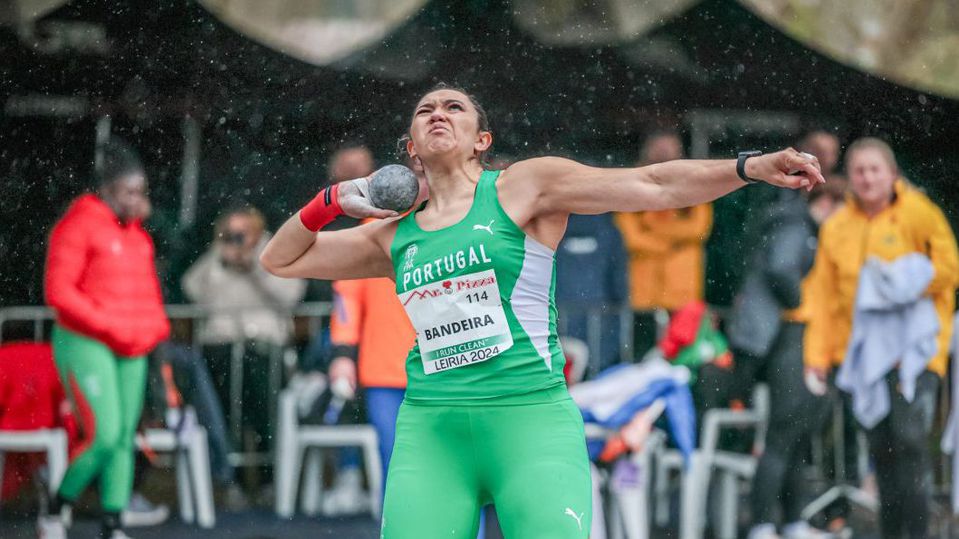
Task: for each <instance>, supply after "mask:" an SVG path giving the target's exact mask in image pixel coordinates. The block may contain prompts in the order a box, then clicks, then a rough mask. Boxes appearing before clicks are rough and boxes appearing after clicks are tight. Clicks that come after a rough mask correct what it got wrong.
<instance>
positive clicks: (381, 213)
mask: <svg viewBox="0 0 959 539" xmlns="http://www.w3.org/2000/svg"><path fill="white" fill-rule="evenodd" d="M371 176H372V175H370V176H367V177H365V178H357V179H355V180H349V181H345V182H343V183H341V184H340V186H339V188H338V191H337V201H338V202H339V203H340V209H342V210H343V213H345V214H346V215H349V216H350V217H354V218H357V219H365V218H367V217H375V218H377V219H386V218H387V217H396V216H398V215H399V214H398V213H396V212H395V211H393V210H384V209H382V208H377V207H376V206H374V205H373V201H371V200H370V177H371Z"/></svg>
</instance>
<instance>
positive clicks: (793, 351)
mask: <svg viewBox="0 0 959 539" xmlns="http://www.w3.org/2000/svg"><path fill="white" fill-rule="evenodd" d="M803 328H804V326H803V325H802V324H796V323H791V322H784V323H783V326H782V329H781V330H780V332H779V335H778V337H777V339H776V342H775V344H773V348H772V350H771V351H770V353H769V354H768V356H767V357H766V358H764V359H763V360H759V362H758V363H759V364H758V365H757V368H756V369H755V370H756V378H758V379H761V380H765V381H766V383H767V384H768V385H769V393H770V410H769V431H768V432H767V434H766V449H765V451H764V452H763V455H762V457H761V458H760V459H759V464H758V465H757V468H756V475H755V477H754V478H753V488H752V490H751V495H750V505H751V508H752V515H753V521H754V522H756V523H773V522H776V514H777V509H781V510H782V520H783V522H784V523H791V522H796V521H798V520H799V519H800V513H801V512H802V508H803V504H804V503H805V502H806V500H805V498H804V495H805V493H804V484H805V480H804V478H803V476H802V470H803V465H804V461H805V459H806V456H807V454H808V451H809V441H810V438H811V436H812V434H813V433H814V432H816V431H817V430H819V429H821V428H822V426H823V425H824V423H825V421H826V419H827V417H828V415H829V410H830V408H829V399H828V398H827V397H819V396H816V395H813V394H812V393H810V392H809V390H808V389H806V384H805V382H804V381H803V349H802V336H803ZM740 361H756V360H755V359H754V358H741V359H740Z"/></svg>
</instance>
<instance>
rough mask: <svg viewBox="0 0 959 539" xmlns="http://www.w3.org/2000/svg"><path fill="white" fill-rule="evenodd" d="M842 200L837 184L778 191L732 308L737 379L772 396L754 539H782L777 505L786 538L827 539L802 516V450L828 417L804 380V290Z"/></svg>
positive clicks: (756, 487)
mask: <svg viewBox="0 0 959 539" xmlns="http://www.w3.org/2000/svg"><path fill="white" fill-rule="evenodd" d="M842 197H843V187H842V183H841V182H840V181H834V182H831V183H828V184H824V185H821V186H817V188H816V189H814V190H813V191H812V192H810V193H808V195H806V196H804V194H801V193H798V192H792V191H781V192H780V193H779V198H778V200H777V201H776V202H775V203H774V204H773V205H771V206H770V207H769V208H768V210H767V212H766V213H765V214H764V215H763V216H762V217H761V218H760V221H759V227H758V230H760V231H761V232H760V237H759V238H758V241H757V250H756V252H755V254H754V256H753V258H752V262H751V265H750V269H749V271H748V272H747V274H746V279H745V281H744V282H743V285H742V287H741V288H740V290H739V293H738V294H737V296H736V299H735V301H734V304H733V311H732V315H731V318H730V323H729V325H728V327H727V334H728V337H729V341H730V345H731V346H732V348H733V350H734V355H735V357H736V362H737V371H739V372H740V375H739V376H737V378H739V379H741V380H748V381H749V382H751V381H753V380H755V379H756V378H760V379H764V380H765V381H766V383H768V384H769V390H770V396H771V409H770V418H769V431H768V433H767V435H766V449H765V452H764V453H763V456H762V458H761V459H760V461H759V465H758V468H757V470H756V475H755V477H754V480H753V488H752V493H751V505H752V512H753V519H754V522H755V524H754V526H753V528H752V530H751V531H750V533H749V539H774V538H777V537H779V535H778V534H777V531H776V524H775V521H774V518H775V513H776V506H777V505H781V508H782V516H783V522H784V523H785V525H784V526H783V527H782V532H783V534H782V536H783V537H785V538H789V539H815V538H824V537H828V534H827V533H826V532H823V531H820V530H817V529H815V528H812V527H811V526H809V524H807V523H806V522H805V521H803V520H802V519H801V517H800V513H801V511H802V502H803V500H802V496H801V487H802V484H803V478H802V466H801V464H802V459H803V456H804V453H803V450H804V448H805V447H807V446H808V440H809V437H810V435H811V433H812V432H813V431H814V430H815V429H816V428H818V427H820V426H821V425H822V424H823V422H824V421H825V419H826V415H827V413H828V410H829V407H828V403H827V401H826V399H825V398H823V396H822V395H820V394H814V393H812V392H811V391H810V388H808V387H807V386H806V384H805V383H804V380H803V353H802V341H803V330H804V325H805V324H804V322H805V320H806V316H807V313H806V309H805V308H804V307H803V305H802V297H803V294H802V290H803V286H804V279H805V276H806V274H807V273H808V272H809V270H810V269H811V268H812V265H813V260H814V259H815V254H816V235H817V233H818V228H819V224H820V223H822V222H823V221H824V220H825V219H826V217H828V216H829V215H830V214H831V213H832V211H834V210H835V209H837V208H838V207H839V205H840V204H842V200H843V198H842ZM814 389H815V388H814ZM822 389H823V390H824V389H825V388H824V387H823V388H822ZM817 393H818V391H817Z"/></svg>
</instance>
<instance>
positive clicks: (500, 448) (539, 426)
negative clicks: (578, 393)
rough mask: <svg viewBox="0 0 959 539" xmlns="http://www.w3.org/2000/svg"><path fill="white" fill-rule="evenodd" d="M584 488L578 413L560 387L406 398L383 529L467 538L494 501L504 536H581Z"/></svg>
mask: <svg viewBox="0 0 959 539" xmlns="http://www.w3.org/2000/svg"><path fill="white" fill-rule="evenodd" d="M591 495H592V488H591V482H590V471H589V460H588V457H587V454H586V438H585V435H584V433H583V419H582V416H581V415H580V412H579V410H578V409H577V408H576V405H575V404H574V403H573V401H572V400H571V399H570V398H569V394H568V393H567V391H566V387H565V386H562V387H558V388H553V389H548V390H545V391H538V392H535V393H531V394H529V395H522V396H519V397H509V398H503V399H493V400H491V401H490V402H488V403H486V402H484V403H483V404H482V405H434V404H423V403H413V402H411V401H410V400H409V399H407V400H406V401H404V402H403V404H402V406H401V407H400V412H399V417H398V418H397V421H396V442H395V445H394V446H393V458H392V460H391V461H390V469H389V475H388V478H387V484H386V499H385V505H384V509H383V525H382V537H383V538H385V539H406V538H410V539H412V538H416V539H422V538H424V537H431V538H432V537H449V538H465V539H474V538H475V537H476V533H477V526H478V522H479V514H480V509H481V508H482V507H483V506H484V505H486V504H494V505H495V506H496V513H497V516H498V517H499V521H500V526H501V527H502V529H503V534H504V536H505V537H506V539H514V538H520V539H537V538H542V539H566V538H569V539H574V538H575V539H584V538H586V537H588V536H589V528H590V522H591V507H592V504H591Z"/></svg>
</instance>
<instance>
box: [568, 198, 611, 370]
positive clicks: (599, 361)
mask: <svg viewBox="0 0 959 539" xmlns="http://www.w3.org/2000/svg"><path fill="white" fill-rule="evenodd" d="M628 298H629V284H628V281H627V267H626V250H625V248H624V247H623V238H622V236H621V235H620V233H619V229H617V228H616V225H615V224H614V223H613V218H612V217H611V216H610V215H608V214H602V215H571V216H570V218H569V224H568V225H567V227H566V236H565V237H564V238H563V241H562V242H560V244H559V248H558V249H557V251H556V303H557V305H558V308H559V310H560V312H561V313H562V314H561V316H560V319H559V329H560V334H562V335H563V336H567V337H575V338H577V339H580V340H582V341H584V342H586V343H587V344H588V345H590V348H591V349H590V352H591V353H592V354H594V357H590V359H589V361H590V363H591V364H592V367H591V368H590V369H589V372H593V373H595V372H599V371H600V370H602V369H604V368H606V367H609V366H610V365H612V364H614V363H617V362H618V361H619V359H620V358H619V354H620V348H621V347H620V345H619V344H620V318H619V313H620V312H621V310H622V308H624V306H625V304H626V302H627V301H628ZM591 316H592V317H594V318H592V320H593V322H592V323H593V324H596V325H595V326H594V329H592V330H590V324H591V322H590V317H591ZM594 343H595V344H594ZM597 354H598V357H595V355H597Z"/></svg>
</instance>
